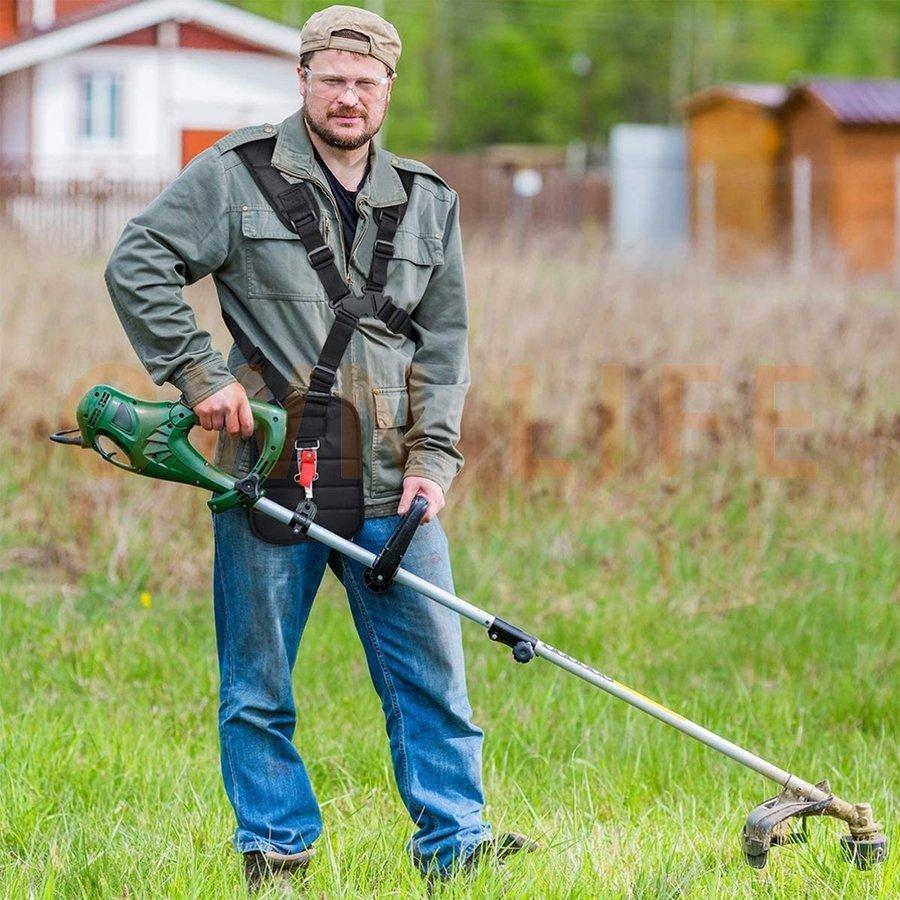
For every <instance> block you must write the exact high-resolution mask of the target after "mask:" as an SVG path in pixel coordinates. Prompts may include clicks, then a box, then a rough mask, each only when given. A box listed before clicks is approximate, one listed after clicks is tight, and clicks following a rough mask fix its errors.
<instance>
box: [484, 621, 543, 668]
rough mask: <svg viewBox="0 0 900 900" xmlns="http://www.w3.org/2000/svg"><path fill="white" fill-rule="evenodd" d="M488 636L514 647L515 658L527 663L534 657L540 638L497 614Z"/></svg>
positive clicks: (519, 661)
mask: <svg viewBox="0 0 900 900" xmlns="http://www.w3.org/2000/svg"><path fill="white" fill-rule="evenodd" d="M488 636H489V637H490V639H491V640H492V641H499V642H500V643H501V644H506V646H507V647H512V655H513V659H514V660H515V661H516V662H517V663H527V662H531V660H533V659H534V648H535V647H536V646H537V643H538V639H537V638H536V637H535V636H534V635H533V634H529V633H528V632H527V631H522V629H521V628H517V627H516V626H515V625H512V624H510V623H509V622H507V621H506V620H505V619H501V618H500V617H499V616H495V617H494V621H493V622H491V624H490V626H489V627H488Z"/></svg>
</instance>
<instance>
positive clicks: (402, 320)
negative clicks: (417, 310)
mask: <svg viewBox="0 0 900 900" xmlns="http://www.w3.org/2000/svg"><path fill="white" fill-rule="evenodd" d="M382 321H383V322H384V324H385V325H387V327H388V328H390V330H391V331H394V332H397V333H398V334H399V333H400V332H402V330H403V328H404V326H405V325H406V323H407V322H408V321H409V313H408V312H407V311H406V310H405V309H401V308H400V307H399V306H395V307H394V308H393V309H392V310H391V311H390V313H389V314H388V316H387V318H385V319H382Z"/></svg>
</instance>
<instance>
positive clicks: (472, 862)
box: [422, 831, 540, 895]
mask: <svg viewBox="0 0 900 900" xmlns="http://www.w3.org/2000/svg"><path fill="white" fill-rule="evenodd" d="M538 849H540V844H538V843H537V842H536V841H532V840H530V839H529V838H527V837H525V835H524V834H518V833H517V832H515V831H508V832H505V833H504V834H501V835H500V836H499V837H496V838H489V839H488V840H486V841H482V842H481V843H480V844H476V845H475V847H474V848H473V849H472V851H471V852H470V853H469V855H468V856H467V857H466V858H465V859H464V860H463V861H462V862H460V863H458V864H457V865H455V866H453V867H452V868H450V869H448V870H447V871H445V872H440V871H438V870H437V869H435V868H430V869H427V870H425V871H423V872H422V876H423V877H424V879H425V886H426V889H427V891H428V893H429V894H430V895H434V894H438V893H439V892H440V891H441V888H442V886H443V885H444V884H446V883H447V882H448V881H449V880H450V879H451V878H453V876H454V875H456V874H457V873H459V875H461V876H462V877H464V878H465V877H466V876H470V875H474V874H475V872H476V871H477V870H478V867H479V866H480V865H493V866H494V867H496V868H498V869H499V868H502V867H503V865H504V860H506V859H507V858H508V857H510V856H512V855H513V854H514V853H523V852H524V853H531V852H532V851H534V850H538Z"/></svg>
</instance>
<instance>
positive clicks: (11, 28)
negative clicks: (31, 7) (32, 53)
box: [0, 0, 19, 44]
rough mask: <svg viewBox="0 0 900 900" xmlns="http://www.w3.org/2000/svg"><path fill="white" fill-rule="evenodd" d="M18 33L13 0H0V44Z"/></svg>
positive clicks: (12, 38)
mask: <svg viewBox="0 0 900 900" xmlns="http://www.w3.org/2000/svg"><path fill="white" fill-rule="evenodd" d="M18 33H19V29H18V27H17V25H16V3H15V0H0V44H2V43H4V42H6V41H11V40H14V39H15V38H16V36H17V35H18Z"/></svg>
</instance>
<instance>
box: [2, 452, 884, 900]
mask: <svg viewBox="0 0 900 900" xmlns="http://www.w3.org/2000/svg"><path fill="white" fill-rule="evenodd" d="M7 458H8V457H7ZM17 465H18V464H17ZM17 465H13V464H12V463H9V464H0V472H2V480H0V497H2V498H3V501H4V506H5V507H6V509H7V516H6V518H5V520H4V523H3V524H2V526H0V551H2V552H3V561H2V565H0V577H2V587H0V603H2V607H0V649H2V655H0V704H2V705H0V713H2V715H0V896H2V897H13V898H18V897H42V898H43V897H152V896H176V897H228V896H243V887H242V883H241V878H240V868H239V859H238V857H237V855H236V854H235V853H234V852H233V850H232V849H231V847H230V838H231V832H232V829H233V821H232V813H231V809H230V807H229V806H228V803H227V800H226V798H225V794H224V791H223V789H222V786H221V782H220V776H219V769H218V739H217V733H216V708H217V688H218V685H217V672H216V663H215V644H214V637H213V623H212V611H211V599H210V588H209V582H208V576H207V571H208V563H209V535H208V517H207V516H206V514H205V512H204V509H203V499H204V498H203V497H202V496H201V495H200V494H199V493H198V492H190V491H188V489H186V488H178V487H171V486H162V485H158V484H157V485H151V484H150V483H149V482H146V481H144V480H142V479H136V478H131V477H130V476H120V475H118V474H115V475H114V476H113V478H112V479H110V480H107V481H105V482H103V483H101V484H99V486H97V487H96V490H95V492H92V489H91V483H90V482H89V481H88V480H87V472H86V471H85V470H81V471H80V472H79V474H78V476H77V477H76V476H74V475H66V474H65V471H64V468H63V466H62V465H60V464H57V463H54V462H51V463H50V464H49V465H48V464H47V463H46V461H44V462H43V463H41V466H42V468H41V472H42V473H43V476H44V480H43V482H42V483H40V484H38V483H36V482H34V481H31V480H30V475H31V474H33V473H32V472H30V471H29V470H28V469H27V467H26V468H22V467H17ZM73 471H75V470H73ZM733 481H734V482H735V483H734V485H733V486H732V485H729V487H728V490H727V491H726V490H723V489H722V480H721V476H718V477H717V478H713V477H712V476H711V477H709V478H707V479H704V478H701V477H699V476H698V477H697V478H696V480H695V481H694V482H691V483H685V484H682V485H681V487H680V488H679V489H677V490H675V491H674V492H671V493H666V492H662V491H656V490H653V489H651V488H649V487H642V488H635V487H634V486H633V485H632V486H626V485H625V484H622V485H618V484H611V485H610V486H608V487H607V488H605V489H603V490H602V491H596V492H594V493H592V494H591V495H590V496H589V497H585V498H584V499H583V502H581V503H580V504H578V505H577V506H571V505H569V506H566V505H563V504H561V503H559V502H557V501H554V500H553V499H551V498H549V497H545V498H544V499H542V500H535V501H532V502H531V503H528V502H526V501H525V500H524V499H522V498H515V497H513V498H504V499H503V501H502V503H496V502H488V501H486V500H480V501H479V500H478V499H477V498H475V497H474V496H471V495H470V496H469V498H468V500H467V501H466V503H465V504H464V505H463V504H461V503H460V504H457V505H456V506H454V505H453V504H451V507H450V508H449V509H448V510H447V513H446V515H445V516H444V522H445V527H446V528H447V530H448V532H449V533H450V536H451V546H452V549H453V553H454V567H455V577H456V583H457V589H458V591H459V593H460V595H461V596H463V597H465V598H466V599H469V600H471V601H472V602H474V603H476V604H479V605H481V606H483V607H485V608H487V609H488V610H490V611H492V612H495V613H499V614H501V615H503V616H504V617H505V618H507V619H510V620H512V621H513V622H516V623H517V624H520V625H521V626H523V627H525V628H527V629H529V630H532V631H534V632H536V633H537V634H538V635H539V636H540V637H542V638H544V639H545V640H547V641H548V642H550V643H552V644H554V645H556V646H558V647H560V648H561V649H564V650H566V651H567V652H569V653H571V654H573V655H575V656H577V657H579V658H582V659H585V660H586V661H588V662H590V663H592V664H593V665H595V666H596V667H598V668H599V669H601V670H602V671H604V672H606V673H607V674H609V675H611V676H613V677H615V678H617V679H618V680H620V681H622V682H624V683H625V684H628V685H630V686H633V687H635V688H637V689H639V690H641V691H643V692H644V693H646V694H649V695H650V696H652V697H654V698H656V699H658V700H660V701H661V702H664V703H666V704H667V705H669V706H672V707H673V708H675V709H676V710H678V711H680V712H682V713H684V714H685V715H688V716H690V717H692V718H695V719H696V720H698V721H700V722H701V723H703V724H705V725H707V726H708V727H710V728H712V729H714V730H716V731H719V732H720V733H722V734H723V735H725V736H726V737H729V738H731V739H733V740H735V741H737V742H738V743H741V744H743V745H745V746H747V747H748V748H749V749H752V750H754V751H756V752H758V753H760V754H762V755H763V756H766V757H767V758H770V759H772V761H773V762H775V763H777V764H779V765H781V766H782V767H784V768H788V769H793V770H795V771H796V772H797V774H798V775H800V776H801V777H804V778H806V779H808V780H819V779H821V778H828V779H830V780H831V783H832V786H833V787H834V789H835V790H836V791H837V793H838V794H839V795H840V796H843V797H844V798H846V799H848V800H851V801H857V800H870V801H872V802H873V803H874V804H875V810H876V813H877V815H878V816H879V817H880V819H881V820H882V821H883V822H884V823H885V825H886V828H887V830H888V835H889V838H890V837H892V836H893V835H894V834H895V833H896V832H895V823H896V821H897V816H898V805H897V803H896V800H895V795H896V790H895V789H896V776H897V769H898V767H897V763H898V746H897V735H898V727H897V726H898V718H900V717H898V696H897V689H896V682H897V675H898V665H897V655H898V646H900V641H898V623H900V614H898V605H897V596H898V571H900V551H898V540H897V529H896V519H895V517H894V515H895V511H894V510H893V509H892V506H891V504H890V501H889V499H886V498H885V497H884V496H883V494H882V493H881V492H880V491H879V490H874V491H873V490H867V489H864V488H862V487H861V488H860V489H859V490H858V491H854V490H853V489H849V490H848V491H847V492H846V493H845V494H843V495H841V499H840V501H838V500H836V499H835V498H834V497H833V496H831V495H829V494H827V492H823V491H818V492H816V493H806V492H804V491H792V490H791V486H790V485H787V484H784V483H778V482H774V481H772V482H767V483H762V484H758V483H755V482H753V480H752V479H751V478H749V477H742V476H740V475H735V476H734V477H733ZM110 485H112V487H110ZM188 494H190V498H189V499H185V497H186V496H187V495H188ZM167 502H173V503H176V504H177V505H178V510H177V513H176V514H167V513H165V512H164V509H165V504H166V503H167ZM326 579H327V581H326V587H325V588H324V589H323V591H322V593H321V595H320V598H319V601H318V602H317V606H316V608H315V610H314V612H313V616H312V618H311V620H310V624H309V627H308V630H307V633H306V637H305V640H304V644H303V647H302V649H301V652H300V660H299V662H298V665H297V670H296V673H295V681H296V684H297V686H298V707H299V710H300V721H299V724H298V729H297V735H296V740H297V742H298V745H299V746H300V747H301V748H302V750H303V753H304V756H305V759H306V761H307V762H308V765H309V768H310V774H311V777H312V780H313V783H314V785H315V788H316V790H317V793H318V795H319V797H320V799H321V800H322V802H323V806H324V808H323V813H324V817H325V823H326V826H325V833H324V835H323V838H322V840H321V841H320V844H319V854H318V856H317V858H316V860H315V865H314V867H313V869H312V875H311V879H310V881H309V887H308V891H309V896H313V897H323V898H331V897H374V896H379V897H390V896H394V897H401V896H402V897H408V896H419V895H421V892H422V888H421V885H420V882H419V879H418V877H417V875H416V874H415V873H414V872H413V870H412V868H411V867H410V865H409V862H408V861H407V859H406V858H405V856H404V853H403V846H404V843H405V841H406V839H407V838H408V836H409V834H410V831H411V823H410V822H409V821H408V820H407V818H406V814H405V812H404V810H403V808H402V806H401V803H400V801H399V799H398V797H397V795H396V792H395V789H394V785H393V780H392V776H391V772H390V766H389V756H388V752H387V745H386V739H385V735H384V728H383V723H382V720H381V715H380V710H379V707H378V704H377V702H376V699H375V696H374V692H373V691H372V689H371V686H370V685H369V683H368V677H367V675H366V670H365V663H364V659H363V654H362V650H361V648H360V647H359V644H358V642H357V640H356V636H355V633H354V631H353V626H352V623H351V619H350V615H349V612H348V610H347V609H346V608H345V604H344V602H343V601H342V599H341V597H342V595H341V593H340V591H339V589H338V587H337V585H336V583H335V581H334V579H333V578H332V576H331V575H330V573H329V574H328V575H327V576H326ZM144 591H146V592H149V593H150V594H151V597H152V599H151V600H150V605H149V606H146V605H143V604H142V602H141V593H142V592H144ZM144 599H145V601H146V599H147V598H146V597H145V598H144ZM464 629H465V634H466V644H467V653H468V672H469V679H470V689H471V700H472V705H473V707H474V709H475V711H476V720H477V721H478V722H479V724H481V725H482V726H483V727H484V728H485V731H486V735H487V737H486V745H485V778H486V791H487V798H488V807H487V815H488V817H489V818H490V820H491V821H492V822H493V823H494V824H495V826H496V827H497V828H498V829H516V830H521V831H524V832H527V833H528V834H530V835H532V836H535V837H539V838H540V839H541V841H542V842H543V843H544V849H543V850H542V852H539V853H535V854H531V855H529V856H527V857H524V858H521V859H517V860H515V861H514V862H513V864H512V865H510V866H509V868H508V877H507V878H506V879H503V880H500V879H497V878H496V877H492V875H491V873H489V872H481V873H480V874H479V875H478V877H477V879H476V880H475V881H474V882H469V883H451V885H450V886H449V887H448V888H447V889H446V890H445V891H444V892H442V895H444V896H448V897H449V896H474V897H493V896H516V897H553V898H556V897H579V898H580V897H635V898H657V897H676V896H678V897H711V896H721V897H729V898H730V897H757V896H758V897H771V896H779V897H791V898H794V897H801V896H808V897H816V898H818V897H884V898H887V897H893V896H896V895H897V890H898V884H900V877H898V870H900V863H898V861H897V860H898V856H897V854H893V855H892V857H891V858H889V860H888V862H887V863H886V864H885V865H883V866H880V867H878V868H877V869H875V870H873V871H871V872H865V873H861V872H858V871H856V870H854V869H852V868H851V867H849V866H848V865H847V864H846V863H845V862H844V861H843V859H842V857H841V855H840V848H839V844H838V835H839V834H840V833H841V828H842V826H840V825H839V823H836V822H833V821H823V820H814V821H813V822H812V823H811V825H812V827H811V838H812V840H811V844H810V845H808V846H806V847H791V848H786V849H783V850H776V851H773V853H772V854H771V856H770V863H769V866H768V868H767V869H766V870H764V871H762V872H757V871H755V870H752V869H750V868H748V867H747V866H746V865H745V864H744V861H743V857H742V855H741V851H740V843H739V832H740V828H741V825H742V823H743V819H744V817H745V816H746V814H747V812H748V811H749V810H750V809H751V808H752V807H753V806H754V805H756V804H757V803H759V802H761V801H762V800H764V799H765V798H767V797H769V796H772V794H774V793H776V789H775V788H774V786H773V785H771V784H769V783H768V782H765V781H764V780H763V779H761V778H760V777H758V776H756V775H754V774H752V773H750V772H748V771H746V770H744V769H742V768H741V767H740V766H738V765H737V764H734V763H732V762H730V761H729V760H726V759H725V758H724V757H721V756H719V755H717V754H715V753H713V752H712V751H709V750H707V749H706V748H704V747H702V746H700V745H698V744H695V743H694V742H693V741H691V740H690V739H688V738H686V737H683V736H681V735H679V734H677V733H675V732H674V731H672V730H670V729H668V728H666V727H665V726H663V725H661V724H660V723H658V722H655V721H653V720H652V719H649V718H648V717H646V716H644V715H641V714H639V713H637V712H636V711H633V710H631V709H629V708H628V707H627V706H625V705H624V704H622V703H621V702H619V701H616V700H613V699H612V698H610V697H607V696H606V695H605V694H602V693H601V692H600V691H598V690H596V689H593V688H590V687H589V686H587V685H585V684H583V683H582V682H580V681H578V680H577V679H575V678H572V677H571V676H566V675H564V674H563V673H561V672H559V671H557V670H555V669H553V668H552V667H550V666H548V665H547V664H546V663H544V662H542V661H540V660H536V661H535V662H533V663H531V664H530V665H528V666H520V665H516V664H514V663H513V662H512V660H511V658H510V657H509V654H508V651H507V649H506V648H498V647H496V646H495V645H493V644H492V643H491V642H490V641H489V640H487V638H486V636H485V634H484V632H483V631H481V630H480V629H479V628H477V627H476V626H474V625H471V624H469V623H467V624H466V625H465V626H464ZM301 685H302V689H301V687H300V686H301Z"/></svg>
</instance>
